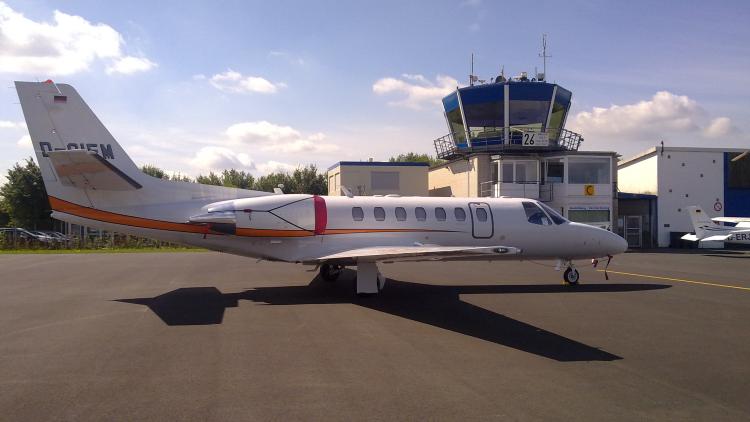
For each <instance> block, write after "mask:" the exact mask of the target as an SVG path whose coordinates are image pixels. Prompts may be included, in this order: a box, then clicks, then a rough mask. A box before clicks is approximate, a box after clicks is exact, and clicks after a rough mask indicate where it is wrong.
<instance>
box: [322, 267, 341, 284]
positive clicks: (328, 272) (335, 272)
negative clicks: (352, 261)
mask: <svg viewBox="0 0 750 422" xmlns="http://www.w3.org/2000/svg"><path fill="white" fill-rule="evenodd" d="M342 268H343V267H341V266H340V265H331V264H323V265H321V266H320V278H322V279H323V280H325V281H330V282H333V281H336V280H337V279H338V278H339V276H340V275H341V270H342Z"/></svg>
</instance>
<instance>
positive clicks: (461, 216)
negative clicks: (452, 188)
mask: <svg viewBox="0 0 750 422" xmlns="http://www.w3.org/2000/svg"><path fill="white" fill-rule="evenodd" d="M453 215H454V216H456V221H466V211H464V209H463V208H456V209H454V210H453Z"/></svg>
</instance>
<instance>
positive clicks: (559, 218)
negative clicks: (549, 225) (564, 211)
mask: <svg viewBox="0 0 750 422" xmlns="http://www.w3.org/2000/svg"><path fill="white" fill-rule="evenodd" d="M539 206H541V207H542V208H544V210H545V211H547V215H549V217H550V218H551V219H552V221H554V222H555V224H557V225H560V224H562V223H565V222H566V221H568V220H566V219H565V217H563V216H562V215H560V214H559V213H558V212H557V211H555V210H554V209H552V208H551V207H549V206H547V205H545V204H543V203H541V202H540V203H539Z"/></svg>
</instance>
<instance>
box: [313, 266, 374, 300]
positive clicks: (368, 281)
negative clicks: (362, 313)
mask: <svg viewBox="0 0 750 422" xmlns="http://www.w3.org/2000/svg"><path fill="white" fill-rule="evenodd" d="M343 270H344V266H343V265H335V264H323V265H321V266H320V278H321V279H323V280H325V281H328V282H333V281H336V279H338V278H339V276H340V275H341V273H342V272H343ZM383 287H385V277H384V276H383V274H381V273H380V271H379V270H378V265H377V264H376V263H374V262H359V263H357V286H356V288H357V296H371V295H374V294H376V293H378V292H380V291H381V290H383Z"/></svg>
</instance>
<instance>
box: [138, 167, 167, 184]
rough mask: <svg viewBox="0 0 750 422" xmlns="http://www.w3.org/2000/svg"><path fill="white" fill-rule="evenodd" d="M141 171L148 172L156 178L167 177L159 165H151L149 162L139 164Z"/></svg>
mask: <svg viewBox="0 0 750 422" xmlns="http://www.w3.org/2000/svg"><path fill="white" fill-rule="evenodd" d="M141 171H142V172H144V173H146V174H148V175H149V176H152V177H156V178H157V179H167V180H168V179H169V176H168V175H167V173H166V172H165V171H164V170H162V169H160V168H159V167H156V166H152V165H151V164H144V165H143V166H141Z"/></svg>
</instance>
